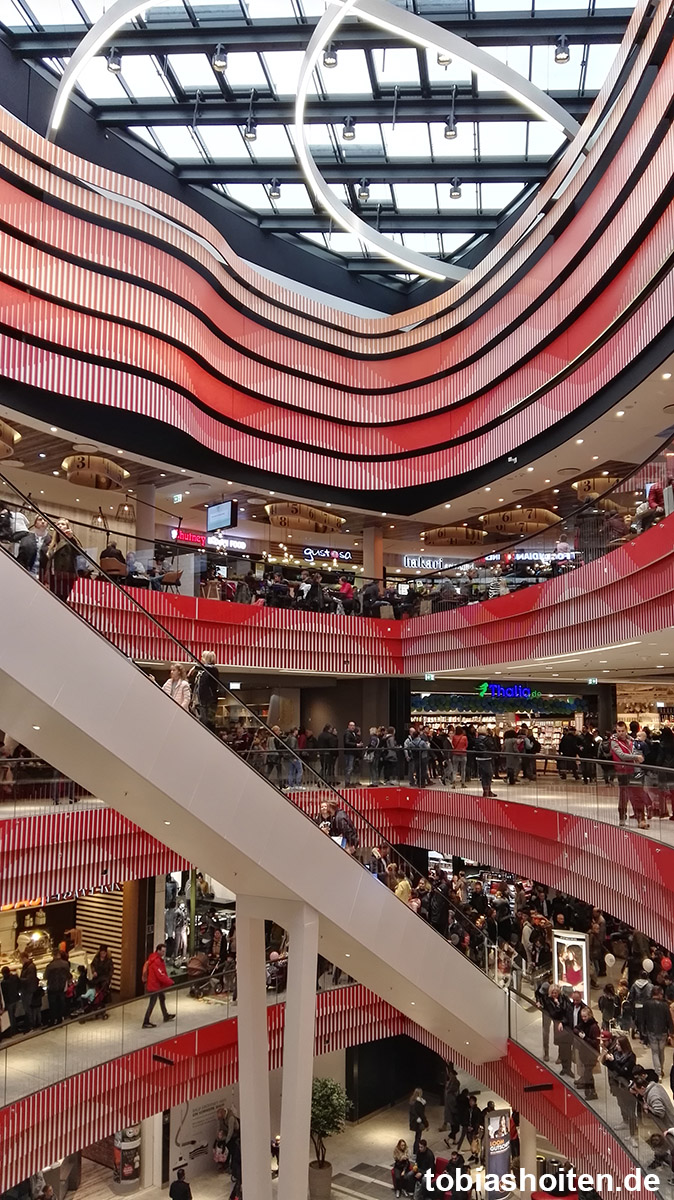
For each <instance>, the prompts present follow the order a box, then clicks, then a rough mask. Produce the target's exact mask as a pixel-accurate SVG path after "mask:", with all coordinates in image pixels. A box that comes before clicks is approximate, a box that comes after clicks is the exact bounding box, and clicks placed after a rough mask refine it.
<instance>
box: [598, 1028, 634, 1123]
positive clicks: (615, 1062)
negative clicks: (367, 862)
mask: <svg viewBox="0 0 674 1200" xmlns="http://www.w3.org/2000/svg"><path fill="white" fill-rule="evenodd" d="M602 1062H603V1063H604V1066H605V1067H606V1070H607V1073H608V1083H609V1090H610V1092H611V1093H612V1095H613V1096H615V1098H616V1101H617V1104H618V1108H619V1109H620V1115H621V1117H622V1122H623V1128H624V1129H626V1130H627V1131H628V1132H629V1134H630V1137H636V1133H637V1100H636V1096H635V1095H634V1092H633V1091H632V1090H631V1084H632V1080H633V1078H634V1072H635V1068H636V1065H637V1059H636V1055H635V1053H634V1051H633V1049H632V1045H631V1043H630V1039H629V1038H628V1037H627V1036H626V1035H625V1034H620V1035H619V1036H618V1037H614V1038H611V1041H610V1042H609V1044H608V1048H607V1050H606V1052H605V1054H604V1055H603V1057H602ZM618 1128H620V1126H618Z"/></svg>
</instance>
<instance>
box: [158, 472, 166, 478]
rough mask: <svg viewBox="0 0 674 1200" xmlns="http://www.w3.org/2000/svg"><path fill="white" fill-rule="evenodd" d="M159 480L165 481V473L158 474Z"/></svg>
mask: <svg viewBox="0 0 674 1200" xmlns="http://www.w3.org/2000/svg"><path fill="white" fill-rule="evenodd" d="M159 478H160V479H166V471H160V473H159Z"/></svg>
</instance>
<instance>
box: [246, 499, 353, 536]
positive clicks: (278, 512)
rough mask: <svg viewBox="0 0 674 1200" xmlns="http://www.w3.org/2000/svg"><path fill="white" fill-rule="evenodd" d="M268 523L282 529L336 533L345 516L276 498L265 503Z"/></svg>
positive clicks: (344, 521) (344, 520) (343, 522)
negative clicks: (271, 501)
mask: <svg viewBox="0 0 674 1200" xmlns="http://www.w3.org/2000/svg"><path fill="white" fill-rule="evenodd" d="M265 512H266V514H267V516H268V517H269V524H270V525H276V526H279V527H280V528H282V529H303V530H304V531H305V532H308V533H337V532H338V531H339V530H340V529H341V528H342V526H343V525H344V524H345V523H346V518H345V517H338V516H337V513H327V512H323V510H322V509H320V508H314V507H313V506H312V505H311V504H294V503H293V502H292V501H291V500H278V501H277V502H276V503H275V504H265Z"/></svg>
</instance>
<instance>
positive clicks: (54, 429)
mask: <svg viewBox="0 0 674 1200" xmlns="http://www.w3.org/2000/svg"><path fill="white" fill-rule="evenodd" d="M51 431H52V433H58V429H57V427H56V425H52V427H51Z"/></svg>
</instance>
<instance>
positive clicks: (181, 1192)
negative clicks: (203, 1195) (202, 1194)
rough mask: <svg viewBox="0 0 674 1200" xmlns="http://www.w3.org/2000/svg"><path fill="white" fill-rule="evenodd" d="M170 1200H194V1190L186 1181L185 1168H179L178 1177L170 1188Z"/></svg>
mask: <svg viewBox="0 0 674 1200" xmlns="http://www.w3.org/2000/svg"><path fill="white" fill-rule="evenodd" d="M169 1197H170V1200H192V1189H191V1188H190V1185H189V1183H187V1181H186V1179H185V1168H184V1167H178V1174H177V1177H176V1178H175V1179H174V1180H173V1183H172V1184H171V1186H170V1188H169Z"/></svg>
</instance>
